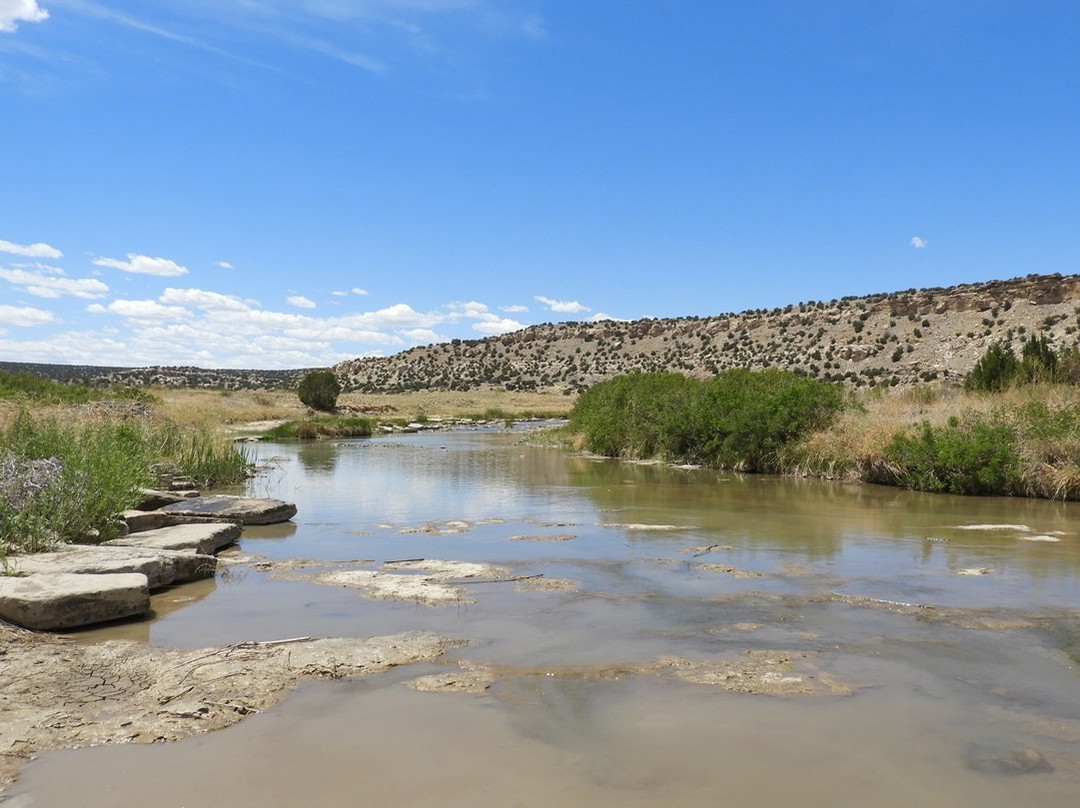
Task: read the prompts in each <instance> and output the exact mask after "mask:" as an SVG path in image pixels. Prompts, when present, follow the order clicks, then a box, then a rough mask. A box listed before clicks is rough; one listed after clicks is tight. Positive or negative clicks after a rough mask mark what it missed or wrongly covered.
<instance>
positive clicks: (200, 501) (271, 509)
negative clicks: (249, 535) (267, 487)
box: [161, 494, 296, 525]
mask: <svg viewBox="0 0 1080 808" xmlns="http://www.w3.org/2000/svg"><path fill="white" fill-rule="evenodd" d="M161 510H162V512H163V513H169V514H182V515H184V516H216V517H218V518H220V519H237V520H239V521H241V522H243V523H244V524H245V525H270V524H274V523H275V522H287V521H288V520H290V519H292V518H293V517H294V516H296V506H295V505H293V504H292V503H291V502H282V501H281V500H280V499H257V498H254V497H232V496H227V495H225V494H208V495H207V496H204V497H196V498H194V499H187V500H184V501H183V502H177V503H174V504H172V505H166V506H165V507H164V508H162V509H161Z"/></svg>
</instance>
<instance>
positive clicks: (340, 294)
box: [330, 289, 349, 297]
mask: <svg viewBox="0 0 1080 808" xmlns="http://www.w3.org/2000/svg"><path fill="white" fill-rule="evenodd" d="M330 294H332V295H333V296H334V297H346V296H348V294H349V293H348V292H342V291H341V290H340V289H335V290H334V291H333V292H331V293H330Z"/></svg>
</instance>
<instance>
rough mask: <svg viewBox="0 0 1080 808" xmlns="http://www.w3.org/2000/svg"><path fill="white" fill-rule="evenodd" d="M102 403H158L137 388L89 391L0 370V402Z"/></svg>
mask: <svg viewBox="0 0 1080 808" xmlns="http://www.w3.org/2000/svg"><path fill="white" fill-rule="evenodd" d="M101 399H122V400H125V401H140V402H143V403H147V404H152V403H156V402H157V401H158V399H157V397H156V396H154V395H151V394H150V393H148V392H146V391H145V390H140V389H139V388H137V387H112V388H97V387H87V386H86V385H85V384H63V383H62V382H57V381H53V380H52V379H46V378H44V377H42V376H35V375H34V374H33V373H26V372H24V371H20V372H17V373H10V372H8V371H5V370H0V400H9V401H23V402H34V403H35V404H85V403H87V402H90V401H100V400H101Z"/></svg>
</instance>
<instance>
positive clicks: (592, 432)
mask: <svg viewBox="0 0 1080 808" xmlns="http://www.w3.org/2000/svg"><path fill="white" fill-rule="evenodd" d="M843 398H844V397H843V391H842V390H841V389H840V388H839V387H837V386H835V385H831V384H827V383H825V382H819V381H815V380H813V379H807V378H801V377H798V376H796V375H794V374H792V373H786V372H783V371H779V370H767V371H763V372H751V371H748V370H731V371H727V372H725V373H722V374H720V375H719V376H717V377H715V378H713V379H709V380H708V381H697V380H694V379H689V378H686V377H685V376H682V375H680V374H678V373H633V374H629V375H626V376H618V377H616V378H614V379H611V380H609V381H606V382H601V383H599V384H597V385H595V386H594V387H592V388H590V389H589V390H586V391H585V392H584V393H582V394H581V396H580V398H579V399H578V401H577V404H576V405H575V406H574V409H573V411H572V412H571V414H570V426H571V429H572V430H573V431H575V432H578V433H579V434H581V435H582V437H583V439H584V443H585V447H586V448H588V449H589V450H590V451H593V452H596V453H598V454H602V455H607V456H609V457H634V458H661V459H665V460H672V461H679V462H691V463H701V464H704V465H710V466H716V467H724V468H742V469H746V470H748V471H772V470H775V469H776V468H777V466H778V452H779V450H780V449H781V448H782V447H783V446H785V445H786V444H788V443H789V442H790V441H793V440H795V439H796V438H798V437H799V436H801V435H802V434H804V433H805V432H807V431H808V430H811V429H816V428H819V427H822V426H825V425H827V424H828V422H829V420H830V419H831V418H832V417H833V416H834V415H835V414H836V413H837V412H838V411H839V410H840V408H841V407H842V405H843Z"/></svg>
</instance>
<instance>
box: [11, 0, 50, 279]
mask: <svg viewBox="0 0 1080 808" xmlns="http://www.w3.org/2000/svg"><path fill="white" fill-rule="evenodd" d="M5 2H7V0H0V31H3V30H4V28H3V19H4V3H5ZM0 252H5V253H11V254H12V255H24V256H26V257H27V258H63V257H64V254H63V253H62V252H60V251H59V250H58V249H56V247H50V246H49V245H48V244H42V243H41V242H40V241H39V242H37V243H36V244H13V243H11V242H10V241H4V240H3V239H2V238H0Z"/></svg>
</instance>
